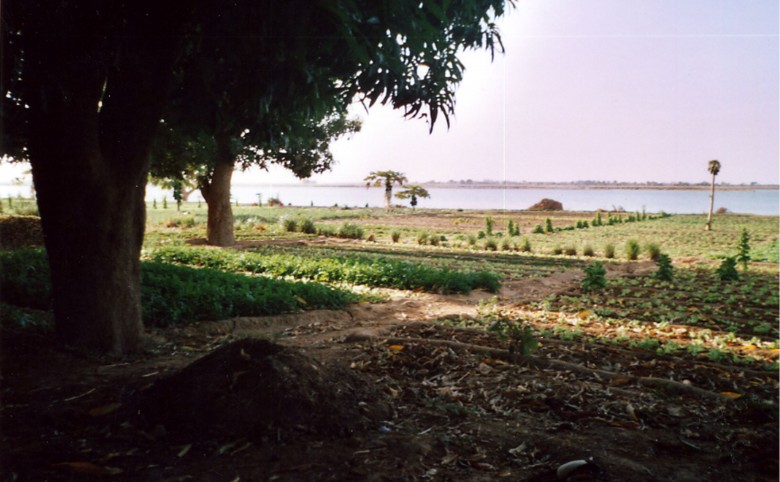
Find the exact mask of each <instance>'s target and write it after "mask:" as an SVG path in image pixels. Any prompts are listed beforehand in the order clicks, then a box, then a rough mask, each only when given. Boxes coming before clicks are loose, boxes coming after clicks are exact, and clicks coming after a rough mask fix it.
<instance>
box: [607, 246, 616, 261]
mask: <svg viewBox="0 0 780 482" xmlns="http://www.w3.org/2000/svg"><path fill="white" fill-rule="evenodd" d="M604 257H605V258H607V259H612V258H614V257H615V245H614V244H612V243H607V244H606V245H605V246H604Z"/></svg>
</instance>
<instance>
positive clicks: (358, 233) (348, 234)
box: [338, 223, 363, 239]
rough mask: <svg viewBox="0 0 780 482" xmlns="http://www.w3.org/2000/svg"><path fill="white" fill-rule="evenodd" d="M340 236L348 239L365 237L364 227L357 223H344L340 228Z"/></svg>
mask: <svg viewBox="0 0 780 482" xmlns="http://www.w3.org/2000/svg"><path fill="white" fill-rule="evenodd" d="M338 237H339V238H346V239H363V228H361V227H360V226H358V225H357V224H352V223H344V224H342V225H341V227H340V228H339V232H338Z"/></svg>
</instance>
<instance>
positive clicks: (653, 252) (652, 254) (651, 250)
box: [645, 243, 661, 261]
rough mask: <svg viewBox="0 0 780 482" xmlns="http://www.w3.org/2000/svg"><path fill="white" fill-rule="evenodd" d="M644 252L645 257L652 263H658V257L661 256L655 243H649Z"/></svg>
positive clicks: (659, 249)
mask: <svg viewBox="0 0 780 482" xmlns="http://www.w3.org/2000/svg"><path fill="white" fill-rule="evenodd" d="M645 251H647V257H648V258H650V259H651V260H653V261H658V256H660V255H661V248H659V247H658V245H657V244H655V243H649V244H648V245H647V246H645Z"/></svg>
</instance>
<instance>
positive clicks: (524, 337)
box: [490, 316, 539, 358]
mask: <svg viewBox="0 0 780 482" xmlns="http://www.w3.org/2000/svg"><path fill="white" fill-rule="evenodd" d="M490 331H492V332H494V333H496V334H497V335H498V338H499V339H500V340H505V341H508V342H509V347H508V349H509V355H510V356H511V357H513V358H514V357H517V356H520V357H526V356H528V355H530V354H531V352H533V351H535V350H537V349H538V348H539V340H538V339H537V338H536V335H535V333H534V329H533V327H531V326H530V325H528V324H527V323H524V322H522V321H521V320H518V319H515V318H508V317H505V316H498V317H496V318H495V319H494V320H493V321H492V323H491V325H490Z"/></svg>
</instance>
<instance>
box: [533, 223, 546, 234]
mask: <svg viewBox="0 0 780 482" xmlns="http://www.w3.org/2000/svg"><path fill="white" fill-rule="evenodd" d="M531 232H532V233H533V234H544V228H543V227H542V225H541V224H537V225H536V226H534V229H533V231H531Z"/></svg>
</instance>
